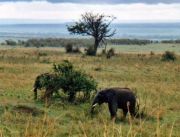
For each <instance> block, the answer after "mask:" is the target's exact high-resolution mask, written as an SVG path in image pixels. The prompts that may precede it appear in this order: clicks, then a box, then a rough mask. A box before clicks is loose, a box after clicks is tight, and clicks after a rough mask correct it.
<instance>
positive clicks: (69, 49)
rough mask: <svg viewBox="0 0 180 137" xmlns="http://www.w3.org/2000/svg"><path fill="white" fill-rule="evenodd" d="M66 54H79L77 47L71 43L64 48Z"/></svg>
mask: <svg viewBox="0 0 180 137" xmlns="http://www.w3.org/2000/svg"><path fill="white" fill-rule="evenodd" d="M65 50H66V53H81V51H80V49H79V47H77V46H76V47H74V46H73V45H72V44H71V43H68V44H67V45H66V46H65Z"/></svg>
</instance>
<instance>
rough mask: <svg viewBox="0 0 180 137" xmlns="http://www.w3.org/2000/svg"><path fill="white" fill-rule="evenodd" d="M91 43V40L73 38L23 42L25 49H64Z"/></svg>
mask: <svg viewBox="0 0 180 137" xmlns="http://www.w3.org/2000/svg"><path fill="white" fill-rule="evenodd" d="M91 43H93V42H92V39H73V38H68V39H66V38H46V39H29V40H27V41H26V42H25V44H24V45H25V47H65V48H66V46H67V45H74V46H78V47H82V46H83V47H85V46H86V45H89V44H91Z"/></svg>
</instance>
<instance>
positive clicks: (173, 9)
mask: <svg viewBox="0 0 180 137" xmlns="http://www.w3.org/2000/svg"><path fill="white" fill-rule="evenodd" d="M87 1H88V2H87ZM102 1H103V3H102ZM85 12H94V13H104V14H107V15H113V16H115V17H117V20H116V22H177V21H180V0H25V1H24V0H0V21H1V22H2V20H3V21H4V20H20V21H22V20H38V21H47V22H49V21H50V22H56V21H62V22H66V21H76V20H78V19H79V18H80V15H81V14H83V13H85Z"/></svg>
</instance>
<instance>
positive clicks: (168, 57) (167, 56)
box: [162, 51, 176, 61]
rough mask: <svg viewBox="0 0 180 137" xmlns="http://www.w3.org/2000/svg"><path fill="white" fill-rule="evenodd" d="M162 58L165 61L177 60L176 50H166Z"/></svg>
mask: <svg viewBox="0 0 180 137" xmlns="http://www.w3.org/2000/svg"><path fill="white" fill-rule="evenodd" d="M162 60H163V61H175V60H176V55H175V53H174V52H171V51H166V52H165V53H164V54H163V55H162Z"/></svg>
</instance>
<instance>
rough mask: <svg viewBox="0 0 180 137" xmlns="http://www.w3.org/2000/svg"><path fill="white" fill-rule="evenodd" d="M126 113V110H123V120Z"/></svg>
mask: <svg viewBox="0 0 180 137" xmlns="http://www.w3.org/2000/svg"><path fill="white" fill-rule="evenodd" d="M127 113H128V110H127V109H123V119H125V118H126V115H127Z"/></svg>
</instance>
